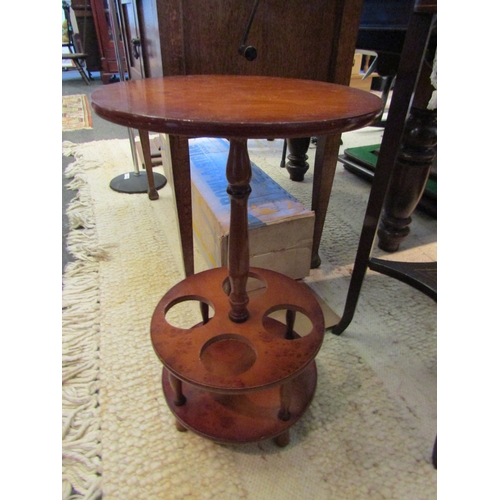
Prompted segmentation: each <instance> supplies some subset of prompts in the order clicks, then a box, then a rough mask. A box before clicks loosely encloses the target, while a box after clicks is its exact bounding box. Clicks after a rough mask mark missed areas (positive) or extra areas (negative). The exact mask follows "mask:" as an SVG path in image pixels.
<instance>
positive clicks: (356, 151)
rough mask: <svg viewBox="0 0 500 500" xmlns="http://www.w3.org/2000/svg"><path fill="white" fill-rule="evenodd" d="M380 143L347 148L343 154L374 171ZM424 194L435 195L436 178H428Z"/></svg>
mask: <svg viewBox="0 0 500 500" xmlns="http://www.w3.org/2000/svg"><path fill="white" fill-rule="evenodd" d="M379 149H380V144H370V145H368V146H359V147H357V148H347V149H346V150H345V151H344V154H345V155H346V157H347V158H350V159H351V160H354V161H356V162H359V163H360V164H361V165H362V166H364V167H366V168H368V169H370V170H372V171H375V167H376V166H377V160H378V151H379ZM425 194H426V195H428V196H432V197H434V198H436V197H437V180H436V179H431V178H429V179H428V180H427V184H426V186H425Z"/></svg>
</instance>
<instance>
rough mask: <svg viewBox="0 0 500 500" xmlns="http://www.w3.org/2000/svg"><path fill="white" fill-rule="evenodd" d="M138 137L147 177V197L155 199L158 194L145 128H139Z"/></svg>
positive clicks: (147, 134)
mask: <svg viewBox="0 0 500 500" xmlns="http://www.w3.org/2000/svg"><path fill="white" fill-rule="evenodd" d="M139 138H140V139H141V147H142V154H143V155H144V167H145V169H146V175H147V178H148V197H149V199H150V200H157V199H158V198H159V195H158V191H157V190H156V187H155V180H154V176H153V162H152V160H151V145H150V143H149V132H148V131H147V130H140V129H139Z"/></svg>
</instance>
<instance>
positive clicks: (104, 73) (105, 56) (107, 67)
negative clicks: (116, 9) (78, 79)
mask: <svg viewBox="0 0 500 500" xmlns="http://www.w3.org/2000/svg"><path fill="white" fill-rule="evenodd" d="M113 1H114V0H113ZM90 3H91V6H92V14H93V16H94V22H95V25H96V30H97V40H98V42H99V50H100V52H101V78H102V80H103V83H109V79H110V77H111V76H112V75H115V74H119V71H118V63H117V60H116V52H115V45H114V43H113V33H112V31H111V13H110V10H109V4H108V0H90ZM120 55H121V57H122V62H123V68H124V71H125V72H127V73H128V65H127V59H126V53H125V47H124V45H123V42H122V41H120Z"/></svg>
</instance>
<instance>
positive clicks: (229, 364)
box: [200, 333, 257, 377]
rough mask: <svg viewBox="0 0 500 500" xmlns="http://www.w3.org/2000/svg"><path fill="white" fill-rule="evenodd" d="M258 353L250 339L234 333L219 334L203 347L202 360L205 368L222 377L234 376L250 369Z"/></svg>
mask: <svg viewBox="0 0 500 500" xmlns="http://www.w3.org/2000/svg"><path fill="white" fill-rule="evenodd" d="M256 359H257V354H256V352H255V350H254V348H253V346H252V344H251V343H250V341H249V340H248V339H246V338H245V337H242V336H241V335H236V334H234V333H224V334H222V335H217V336H216V337H213V338H211V339H210V340H209V341H208V342H206V343H205V344H204V345H203V347H202V348H201V352H200V360H201V363H202V365H203V366H204V367H205V369H206V370H207V371H208V372H210V373H212V374H214V375H217V376H220V377H234V376H236V375H241V374H242V373H244V372H246V371H247V370H249V369H250V368H251V367H252V366H253V364H254V363H255V360H256Z"/></svg>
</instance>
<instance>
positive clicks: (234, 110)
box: [91, 75, 382, 139]
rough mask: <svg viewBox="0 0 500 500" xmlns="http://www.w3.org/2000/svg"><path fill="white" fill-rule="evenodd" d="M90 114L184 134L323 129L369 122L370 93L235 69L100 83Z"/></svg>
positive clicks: (296, 133) (285, 133)
mask: <svg viewBox="0 0 500 500" xmlns="http://www.w3.org/2000/svg"><path fill="white" fill-rule="evenodd" d="M91 103H92V107H93V109H94V110H95V112H96V113H97V114H98V115H99V116H101V117H102V118H104V119H106V120H108V121H111V122H113V123H117V124H119V125H123V126H126V127H129V128H135V129H143V130H149V131H152V132H162V133H167V134H172V135H182V136H192V137H224V138H231V137H240V138H248V139H251V138H254V139H257V138H284V137H308V136H320V135H329V134H332V133H337V132H346V131H349V130H355V129H358V128H361V127H364V126H366V125H369V124H370V123H371V122H372V121H374V120H375V118H377V116H378V115H379V114H380V113H381V111H382V101H381V99H379V98H378V97H377V96H375V95H373V94H370V93H369V92H365V91H362V90H358V89H353V88H350V87H346V86H343V85H336V84H332V83H326V82H318V81H313V80H298V79H292V78H278V77H264V76H240V75H188V76H172V77H163V78H146V79H143V80H131V81H127V82H120V83H113V84H111V85H106V86H103V87H101V88H99V89H97V90H96V91H94V92H93V93H92V95H91Z"/></svg>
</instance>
